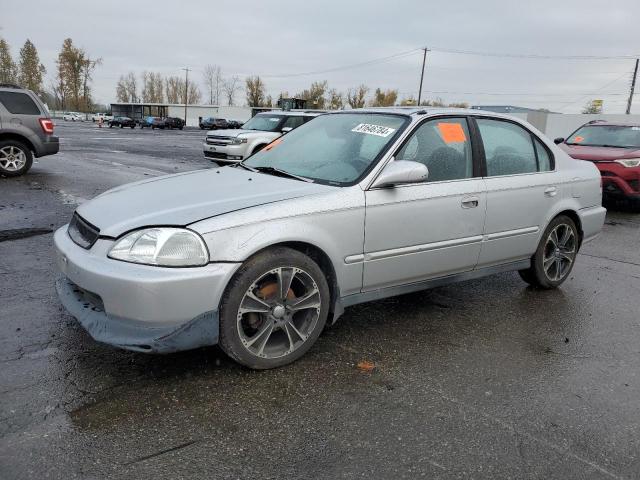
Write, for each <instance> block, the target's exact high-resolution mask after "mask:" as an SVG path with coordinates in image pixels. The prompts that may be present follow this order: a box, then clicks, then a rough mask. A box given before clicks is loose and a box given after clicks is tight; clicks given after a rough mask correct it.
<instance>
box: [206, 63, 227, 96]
mask: <svg viewBox="0 0 640 480" xmlns="http://www.w3.org/2000/svg"><path fill="white" fill-rule="evenodd" d="M204 83H205V85H206V86H207V92H208V93H209V104H210V105H218V104H220V94H221V93H222V87H223V78H222V69H221V68H220V67H219V66H218V65H207V66H206V67H204Z"/></svg>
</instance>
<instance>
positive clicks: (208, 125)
mask: <svg viewBox="0 0 640 480" xmlns="http://www.w3.org/2000/svg"><path fill="white" fill-rule="evenodd" d="M199 125H200V130H218V129H227V128H229V123H228V122H227V121H226V120H225V119H224V118H214V117H206V118H203V119H202V120H201V121H200V124H199Z"/></svg>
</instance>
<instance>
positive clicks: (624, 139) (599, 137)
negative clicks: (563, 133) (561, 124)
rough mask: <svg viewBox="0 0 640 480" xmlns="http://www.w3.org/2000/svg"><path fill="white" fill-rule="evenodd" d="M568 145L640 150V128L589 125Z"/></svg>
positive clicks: (580, 129)
mask: <svg viewBox="0 0 640 480" xmlns="http://www.w3.org/2000/svg"><path fill="white" fill-rule="evenodd" d="M567 145H585V146H589V147H604V146H606V147H620V148H640V127H633V126H628V125H587V126H585V127H582V128H579V129H578V131H577V132H575V133H574V134H573V135H571V137H569V139H568V140H567Z"/></svg>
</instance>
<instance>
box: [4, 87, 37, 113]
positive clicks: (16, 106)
mask: <svg viewBox="0 0 640 480" xmlns="http://www.w3.org/2000/svg"><path fill="white" fill-rule="evenodd" d="M0 103H2V105H4V108H6V109H7V110H8V111H9V113H13V114H16V115H40V109H39V108H38V105H36V102H34V101H33V100H32V99H31V97H30V96H29V95H27V94H26V93H22V92H0Z"/></svg>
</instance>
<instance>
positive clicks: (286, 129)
mask: <svg viewBox="0 0 640 480" xmlns="http://www.w3.org/2000/svg"><path fill="white" fill-rule="evenodd" d="M291 130H293V128H291V127H284V128H283V129H282V130H280V131H281V132H282V133H287V132H290V131H291Z"/></svg>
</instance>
